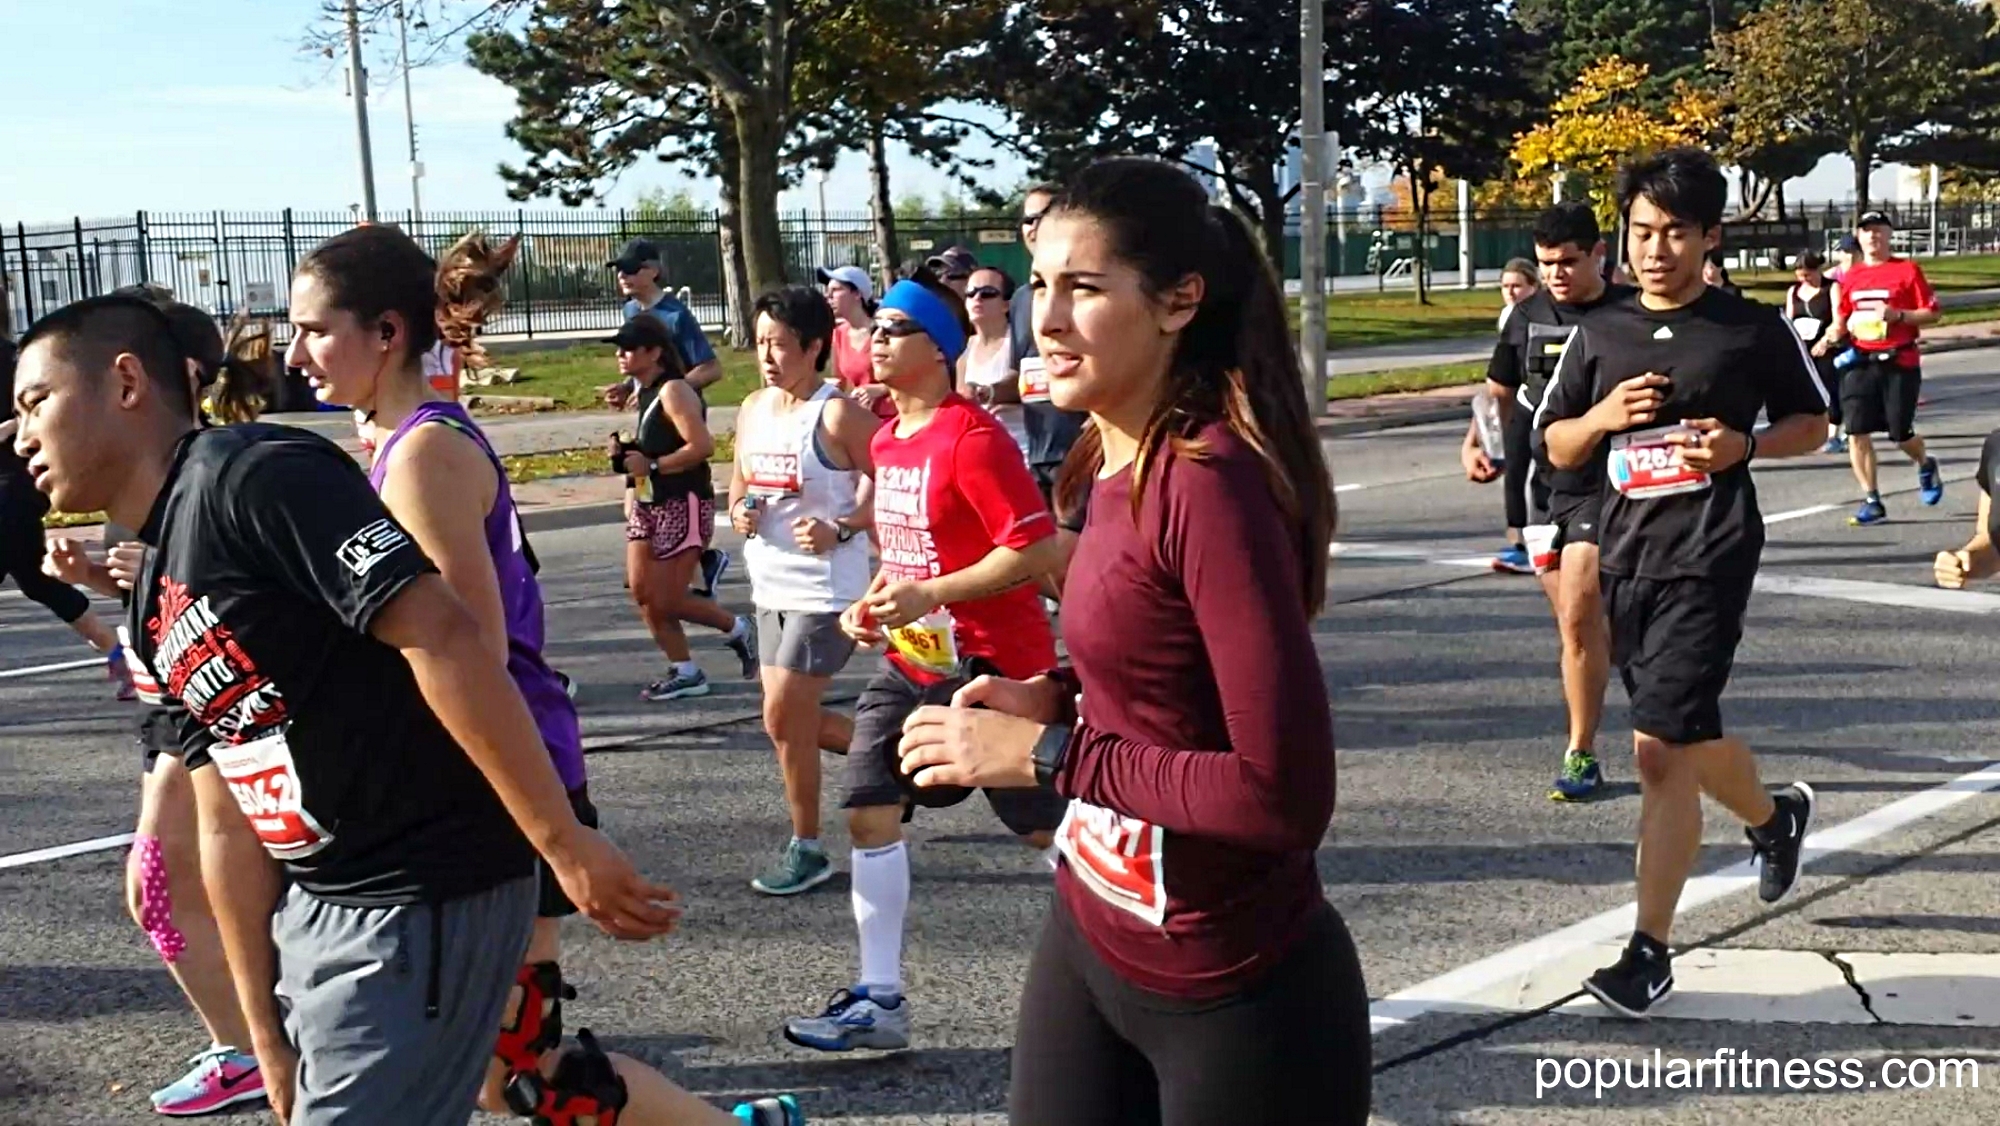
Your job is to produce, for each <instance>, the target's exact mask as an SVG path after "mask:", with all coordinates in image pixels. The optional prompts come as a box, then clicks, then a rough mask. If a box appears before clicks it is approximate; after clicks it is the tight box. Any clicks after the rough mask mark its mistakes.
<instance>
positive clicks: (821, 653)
mask: <svg viewBox="0 0 2000 1126" xmlns="http://www.w3.org/2000/svg"><path fill="white" fill-rule="evenodd" d="M853 655H854V639H853V638H851V637H849V636H847V635H846V634H844V633H842V632H840V615H839V613H837V612H833V611H823V612H816V611H812V610H766V609H763V608H762V607H759V608H758V610H757V661H758V663H759V664H761V665H763V666H764V667H765V668H768V669H790V670H791V671H793V672H802V673H804V674H806V675H807V676H833V675H835V674H836V673H838V672H840V670H841V669H844V668H846V667H847V659H848V658H849V657H852V656H853Z"/></svg>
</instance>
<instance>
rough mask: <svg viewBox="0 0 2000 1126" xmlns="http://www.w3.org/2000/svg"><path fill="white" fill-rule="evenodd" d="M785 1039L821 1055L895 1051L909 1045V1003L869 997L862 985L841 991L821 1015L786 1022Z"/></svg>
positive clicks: (834, 996)
mask: <svg viewBox="0 0 2000 1126" xmlns="http://www.w3.org/2000/svg"><path fill="white" fill-rule="evenodd" d="M785 1039H787V1040H790V1041H791V1042H792V1043H794V1044H797V1045H798V1046H799V1047H801V1048H817V1049H819V1050H820V1051H822V1052H851V1051H853V1050H854V1049H856V1048H874V1049H877V1050H879V1051H897V1050H899V1049H902V1048H907V1047H909V1046H910V1002H909V1001H908V1000H907V999H905V998H903V997H900V996H887V995H885V996H883V997H881V998H879V999H878V998H875V997H872V996H870V995H869V993H868V987H867V986H865V985H857V986H855V987H854V988H853V989H842V990H840V991H838V992H836V993H835V994H834V995H833V1000H832V1001H830V1002H828V1003H827V1006H826V1011H825V1012H823V1013H821V1014H820V1015H818V1016H816V1017H794V1018H792V1019H791V1020H788V1021H786V1022H785Z"/></svg>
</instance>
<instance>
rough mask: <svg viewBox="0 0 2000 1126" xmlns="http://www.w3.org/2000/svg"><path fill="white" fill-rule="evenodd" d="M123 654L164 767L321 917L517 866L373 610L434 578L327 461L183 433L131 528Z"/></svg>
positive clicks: (520, 860)
mask: <svg viewBox="0 0 2000 1126" xmlns="http://www.w3.org/2000/svg"><path fill="white" fill-rule="evenodd" d="M140 538H141V539H143V540H144V541H145V542H146V543H147V544H148V545H150V546H151V547H152V548H153V549H154V550H153V551H152V552H151V553H149V555H148V557H147V563H146V568H145V573H144V575H143V576H142V577H141V582H140V585H139V586H138V588H137V589H136V590H135V591H134V597H133V599H132V610H131V618H130V621H129V623H128V628H129V629H130V632H131V635H132V640H133V642H134V644H135V646H136V647H137V649H138V655H139V657H140V659H141V661H142V662H143V663H144V665H145V668H147V669H150V670H151V671H152V674H153V677H152V679H153V680H154V681H155V683H153V684H146V685H142V687H144V688H146V689H149V690H150V691H151V692H152V693H155V694H157V695H158V696H159V697H160V698H161V699H162V700H163V701H164V702H166V703H168V704H170V705H177V706H179V707H181V708H184V709H185V711H184V713H183V715H182V717H181V743H182V751H183V756H184V761H185V762H186V764H187V766H188V767H189V768H190V769H195V768H200V767H204V766H209V765H213V766H214V767H216V768H217V769H219V770H220V771H221V772H222V774H223V775H224V777H226V778H228V779H229V783H230V789H231V790H232V791H233V792H234V793H235V795H236V798H237V801H238V803H239V804H241V805H242V806H243V810H244V814H245V815H246V816H247V817H248V818H249V819H250V823H251V826H252V827H253V828H254V829H256V830H257V833H258V836H259V837H260V838H261V839H262V840H263V842H264V846H265V848H266V849H267V850H268V851H269V852H270V853H271V854H272V855H273V856H276V857H278V858H279V859H281V860H283V861H285V863H286V866H287V868H288V869H289V871H290V873H291V876H292V878H293V879H294V880H296V881H297V883H298V884H299V886H300V887H301V888H303V889H305V890H306V891H309V892H311V893H312V894H314V895H316V896H319V897H321V898H323V899H326V900H329V901H331V902H334V903H341V904H347V905H351V906H378V905H389V904H400V903H417V902H426V901H437V900H442V899H449V898H453V897H456V896H461V895H467V894H471V893H473V892H477V891H482V890H485V889H487V888H490V887H493V886H495V885H497V884H500V883H503V882H505V881H507V880H510V879H515V878H518V877H522V876H526V875H529V874H530V873H532V872H533V871H534V863H535V858H534V854H533V852H532V851H531V850H530V849H529V847H528V844H527V841H526V840H525V839H524V838H523V837H522V835H521V834H520V832H519V831H518V830H517V829H516V828H515V826H514V823H513V821H512V820H511V819H510V818H509V817H508V815H507V812H506V810H505V808H504V807H502V806H501V804H500V800H499V798H498V797H497V796H495V794H494V793H493V790H492V787H490V786H489V785H488V784H487V782H486V779H485V778H484V777H483V776H482V775H481V774H480V773H479V771H478V770H477V768H475V767H474V766H473V764H472V761H471V760H470V759H469V758H467V757H466V755H465V752H464V751H462V750H460V749H459V747H458V745H457V744H456V743H455V742H454V741H453V740H452V738H451V737H450V736H449V735H448V734H446V732H445V730H444V728H443V726H442V725H440V724H439V723H438V721H437V718H436V717H435V716H434V715H432V714H431V711H430V708H429V707H428V706H427V705H426V704H425V703H424V700H423V697H422V695H421V694H420V693H419V692H418V690H417V684H416V678H415V676H414V675H413V674H412V673H411V672H410V668H409V665H408V663H407V662H406V661H404V660H403V657H402V655H401V654H399V653H397V652H396V651H395V650H394V649H391V648H389V647H388V646H386V645H384V644H382V643H381V642H379V641H376V640H375V639H374V638H372V637H370V636H369V634H368V629H369V625H370V623H371V622H373V620H374V618H375V615H376V614H377V613H379V612H380V611H381V610H382V609H383V608H384V607H385V606H387V605H388V604H389V603H390V602H391V601H392V600H393V599H394V598H395V597H396V595H397V594H398V593H400V592H401V591H402V590H403V588H404V587H406V586H407V585H408V584H409V583H411V582H412V581H414V580H416V579H417V578H419V577H420V576H423V575H425V574H429V573H432V571H433V570H434V568H433V567H432V565H431V563H430V561H429V560H428V559H426V558H425V557H424V555H423V553H422V552H421V551H420V550H418V548H417V546H416V544H415V542H414V541H412V540H411V539H410V538H409V536H408V535H407V534H405V533H404V532H403V530H402V529H401V528H400V527H398V526H397V525H396V523H395V522H394V521H393V520H392V519H390V517H389V513H388V510H387V509H386V508H384V507H383V506H382V502H381V501H380V499H378V498H377V497H376V495H375V491H374V490H373V489H371V488H369V486H368V480H367V478H366V477H364V476H362V474H361V470H360V469H359V468H358V467H356V465H355V464H354V462H353V460H352V459H350V458H349V457H348V456H347V455H346V454H345V453H343V452H341V450H340V449H339V447H337V446H335V445H333V444H332V443H331V442H328V441H326V440H324V439H322V438H319V437H317V436H315V435H312V434H309V433H307V432H305V431H302V430H294V429H291V428H289V427H282V426H271V425H262V424H250V425H244V426H231V427H222V428H216V429H210V430H201V431H197V432H194V433H191V434H190V435H188V436H187V437H186V438H184V439H183V440H182V441H181V444H180V446H179V448H178V449H177V450H176V451H175V456H174V462H173V467H172V469H171V470H170V471H169V474H168V477H167V482H166V485H165V487H164V488H163V489H162V490H161V493H160V497H159V500H158V501H157V502H156V503H155V504H154V507H153V512H152V514H151V516H150V517H149V518H148V519H147V521H146V526H145V528H144V529H142V530H141V532H140Z"/></svg>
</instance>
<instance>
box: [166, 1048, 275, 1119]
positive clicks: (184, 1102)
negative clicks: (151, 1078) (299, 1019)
mask: <svg viewBox="0 0 2000 1126" xmlns="http://www.w3.org/2000/svg"><path fill="white" fill-rule="evenodd" d="M188 1062H189V1063H191V1064H193V1065H194V1068H193V1070H191V1071H189V1072H188V1073H187V1074H186V1075H183V1076H181V1077H180V1078H179V1079H177V1080H175V1081H174V1082H172V1083H169V1084H168V1085H166V1086H165V1087H162V1088H160V1089H159V1090H157V1091H154V1092H153V1109H154V1110H156V1111H158V1112H159V1113H161V1114H164V1115H167V1116H169V1117H172V1118H188V1117H192V1116H194V1115H197V1114H212V1113H214V1112H215V1111H218V1110H221V1109H222V1108H224V1107H229V1106H235V1105H236V1104H238V1103H247V1102H254V1101H256V1100H258V1099H262V1098H263V1097H264V1074H263V1073H262V1072H260V1071H258V1070H257V1057H256V1056H249V1055H244V1054H243V1053H242V1052H239V1051H237V1050H236V1049H234V1048H210V1049H209V1050H207V1051H206V1052H202V1053H200V1054H199V1055H196V1056H195V1057H194V1058H192V1059H190V1060H189V1061H188Z"/></svg>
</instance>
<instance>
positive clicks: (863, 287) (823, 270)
mask: <svg viewBox="0 0 2000 1126" xmlns="http://www.w3.org/2000/svg"><path fill="white" fill-rule="evenodd" d="M814 273H815V274H817V275H818V277H819V280H820V281H821V282H830V281H837V282H839V283H840V284H842V285H844V286H846V287H847V288H849V289H851V290H853V291H854V292H856V293H859V294H860V295H861V299H862V300H863V301H869V300H873V299H874V297H875V283H874V282H871V281H869V280H868V271H866V270H864V269H862V268H861V267H859V266H821V267H820V268H819V269H818V270H816V271H814Z"/></svg>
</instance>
